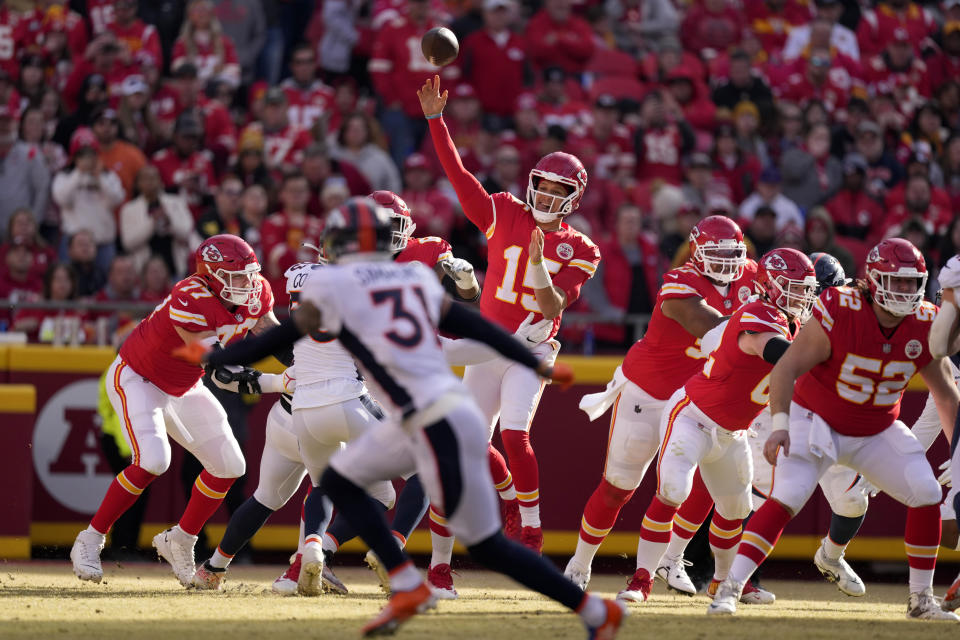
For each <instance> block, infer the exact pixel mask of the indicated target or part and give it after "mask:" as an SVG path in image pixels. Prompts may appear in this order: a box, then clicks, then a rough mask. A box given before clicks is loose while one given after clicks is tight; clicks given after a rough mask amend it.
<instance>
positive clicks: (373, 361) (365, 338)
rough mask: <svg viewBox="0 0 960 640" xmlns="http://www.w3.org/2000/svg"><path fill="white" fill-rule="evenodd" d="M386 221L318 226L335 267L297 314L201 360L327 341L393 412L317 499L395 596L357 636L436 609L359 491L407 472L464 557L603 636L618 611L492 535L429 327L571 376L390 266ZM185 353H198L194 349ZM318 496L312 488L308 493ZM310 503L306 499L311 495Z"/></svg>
mask: <svg viewBox="0 0 960 640" xmlns="http://www.w3.org/2000/svg"><path fill="white" fill-rule="evenodd" d="M390 232H391V224H390V217H389V213H388V212H387V211H386V210H385V209H383V208H381V207H379V206H377V205H376V203H375V202H373V201H372V200H369V199H364V198H355V199H352V200H350V201H348V203H347V204H346V205H344V206H343V207H341V209H338V210H337V211H335V212H334V213H333V214H331V215H330V216H329V217H328V219H327V228H326V231H325V233H324V253H325V255H326V256H327V257H328V258H329V259H330V260H331V262H333V263H334V264H333V265H331V266H330V267H327V268H324V269H320V270H317V271H316V272H314V273H313V274H311V278H310V279H309V280H308V282H307V283H306V287H305V289H304V290H303V291H302V292H301V296H300V307H299V308H298V309H296V310H295V311H294V313H293V316H292V318H291V319H289V320H286V321H284V322H283V323H282V324H281V326H280V327H279V328H278V329H277V330H276V331H273V332H269V333H267V334H264V335H263V336H262V337H260V338H257V339H254V340H250V341H244V343H241V344H239V345H237V348H234V349H231V350H229V351H226V350H224V351H221V352H218V353H209V352H208V353H207V354H206V356H205V358H206V359H207V360H208V361H209V362H210V363H212V364H216V365H224V364H241V363H243V362H252V361H255V360H256V359H257V358H259V357H260V356H261V355H262V354H264V353H269V352H271V351H273V350H274V349H276V348H279V347H281V346H283V345H286V344H289V343H291V342H293V341H296V340H297V339H299V337H300V336H301V335H304V334H307V333H309V332H311V331H316V330H319V329H321V328H322V329H323V330H326V331H329V332H330V334H331V335H333V336H336V337H337V338H338V339H339V340H340V342H341V344H343V346H344V347H346V348H347V350H348V351H350V352H351V353H352V354H353V355H354V357H355V358H356V359H357V360H358V361H359V362H360V363H361V365H362V366H363V368H364V369H365V370H366V371H367V372H369V373H370V375H371V376H372V377H373V379H375V380H376V381H377V383H378V384H379V385H380V387H381V388H382V389H383V390H384V392H385V393H386V394H387V395H388V396H389V399H390V403H391V404H392V405H393V411H392V412H391V415H390V416H389V418H388V419H387V420H386V421H385V422H383V423H381V424H380V425H378V426H377V427H376V428H374V429H373V430H371V431H369V432H368V433H366V434H365V435H364V436H361V437H360V438H358V439H357V440H355V441H353V442H352V443H350V444H348V445H347V447H346V448H345V449H344V450H343V451H341V452H340V453H338V454H336V455H335V456H334V457H333V458H332V459H331V462H330V467H329V468H328V469H327V471H326V472H324V474H323V478H322V481H321V486H320V491H322V492H323V493H324V494H325V495H326V496H327V497H329V498H330V499H331V500H332V501H333V503H334V504H335V506H336V507H337V509H338V510H339V511H340V512H342V513H343V514H344V516H345V517H346V518H347V519H348V520H349V521H350V522H351V523H352V524H353V526H354V527H356V529H357V531H358V533H359V535H360V537H361V538H363V540H364V541H365V542H366V543H367V544H368V545H369V546H370V548H371V549H373V551H374V552H375V553H376V554H377V556H378V558H379V559H380V561H381V562H382V563H383V565H384V566H385V567H386V568H387V569H388V571H389V573H390V581H391V589H392V596H391V598H390V601H389V602H388V604H387V606H386V607H385V608H384V609H383V611H382V612H381V613H380V615H378V616H377V617H376V618H375V619H374V620H372V621H371V622H370V623H368V624H367V625H366V626H365V627H364V630H363V632H364V634H366V635H378V634H384V633H392V632H393V631H394V630H395V629H396V628H397V627H398V626H399V625H400V624H401V623H402V622H403V621H405V620H407V619H409V618H410V617H412V616H413V615H415V614H416V613H418V612H422V611H424V610H426V609H428V608H431V607H433V606H435V599H434V596H433V595H432V594H431V592H430V590H429V589H428V588H427V586H426V585H425V584H424V583H423V581H422V579H421V577H420V574H419V573H418V572H417V571H416V569H415V568H414V567H413V564H412V563H411V562H410V560H409V558H408V557H407V556H406V554H405V553H404V552H403V550H402V549H401V548H400V547H399V545H397V544H396V542H395V540H394V537H393V535H392V534H391V533H390V530H389V529H388V528H387V526H386V522H385V520H384V518H383V514H382V512H381V510H380V509H379V508H378V507H377V506H376V505H375V504H374V503H373V501H372V499H371V498H370V497H369V496H368V495H367V494H366V493H364V490H363V487H367V486H370V485H371V484H372V483H374V482H376V481H379V480H383V479H389V478H393V477H396V476H398V475H402V474H403V473H408V472H410V471H411V470H413V469H414V468H415V469H416V470H417V471H418V474H419V476H420V478H421V482H422V483H423V485H424V487H425V489H426V491H427V494H428V496H429V497H430V500H431V503H433V504H436V505H439V506H441V508H442V509H443V510H444V513H445V514H446V516H447V521H448V524H449V527H450V530H451V531H452V532H453V533H454V534H455V535H456V536H457V537H458V538H460V539H461V540H462V541H463V542H464V544H465V545H466V546H467V548H468V550H469V551H470V553H471V556H472V557H473V558H474V560H476V561H478V562H480V563H481V564H484V565H485V566H487V567H488V568H490V569H493V570H496V571H499V572H502V573H505V574H506V575H509V576H511V577H512V578H514V579H516V580H517V581H519V582H521V583H522V584H525V585H527V586H529V587H531V588H533V589H535V590H537V591H539V592H541V593H543V594H545V595H548V596H549V597H552V598H553V599H555V600H557V601H558V602H561V603H562V604H564V605H566V606H567V607H568V608H570V609H573V610H575V611H577V612H578V613H579V614H580V616H581V617H582V619H583V620H584V624H585V625H586V626H587V629H588V632H589V637H590V638H613V637H614V636H615V635H616V632H617V629H618V628H619V627H620V624H621V622H622V620H623V618H624V615H625V610H624V609H623V608H622V605H618V604H616V603H614V602H612V601H605V600H602V599H600V598H598V597H597V596H593V595H589V594H584V593H583V592H582V591H580V589H578V588H577V587H576V586H575V585H573V584H571V583H570V582H569V581H567V580H566V579H565V578H564V577H563V576H562V575H561V574H560V573H559V572H558V571H557V570H556V569H554V568H553V566H552V565H551V564H550V563H549V562H548V561H545V560H542V559H541V558H539V557H538V556H537V555H536V554H535V553H533V552H531V551H530V550H529V549H525V548H524V547H523V546H521V545H519V544H517V543H514V542H512V541H510V540H507V539H506V538H505V537H504V536H503V534H502V532H501V531H500V521H499V517H498V511H499V510H498V508H497V497H496V494H495V492H494V490H493V489H492V487H491V486H490V484H491V479H490V473H489V470H488V465H487V464H486V456H487V437H486V436H487V429H486V428H485V425H484V420H483V417H482V415H481V414H480V412H479V410H478V409H477V407H476V405H475V404H474V403H473V401H472V399H471V398H470V395H469V393H468V392H467V390H466V388H465V387H464V385H463V384H462V383H461V382H460V380H458V379H457V378H456V376H454V375H453V374H452V372H451V371H450V368H449V365H448V364H447V361H446V359H445V358H444V356H443V353H442V350H441V346H440V341H439V340H438V339H437V337H436V335H435V332H436V330H437V329H442V330H447V331H452V332H455V333H457V334H459V335H462V336H464V337H468V338H474V339H477V340H480V341H483V342H486V343H487V344H489V345H490V346H492V347H494V348H496V349H497V350H498V351H499V352H500V353H502V354H503V355H505V356H507V357H510V358H512V359H515V360H516V361H518V362H521V363H523V364H524V365H525V366H527V367H529V368H531V369H534V370H535V371H537V373H538V375H541V376H543V377H544V378H546V379H555V380H557V381H558V382H561V383H566V384H569V383H570V382H572V379H573V376H572V372H571V371H570V370H569V369H568V368H566V367H562V366H561V365H552V364H551V363H549V362H548V361H546V360H538V359H537V358H536V357H535V356H534V355H533V354H532V353H531V352H530V351H528V350H527V349H526V348H525V347H524V346H523V345H521V344H520V343H519V342H518V341H516V340H515V339H514V338H512V337H511V336H510V335H509V334H507V333H506V332H504V331H503V330H502V329H499V328H497V327H496V326H495V325H493V324H491V323H489V322H488V321H486V320H484V319H483V318H482V317H481V316H479V315H478V314H476V313H474V312H472V311H471V310H469V309H467V308H465V307H464V306H463V305H455V304H452V303H451V301H450V300H449V298H447V297H446V295H445V294H444V292H443V289H442V287H441V286H440V285H439V283H438V282H437V279H436V277H435V276H434V275H433V274H432V273H431V272H430V271H429V270H428V269H426V268H424V266H423V265H420V264H409V265H404V264H396V263H393V262H392V260H391V258H392V255H391V252H390ZM191 347H192V348H191V349H184V350H181V351H183V352H189V351H193V352H194V356H196V352H197V351H198V350H202V351H205V348H204V347H203V346H202V345H199V344H198V343H195V344H193V345H191ZM317 493H319V492H317V491H315V492H314V494H317ZM314 494H311V498H312V497H313V495H314Z"/></svg>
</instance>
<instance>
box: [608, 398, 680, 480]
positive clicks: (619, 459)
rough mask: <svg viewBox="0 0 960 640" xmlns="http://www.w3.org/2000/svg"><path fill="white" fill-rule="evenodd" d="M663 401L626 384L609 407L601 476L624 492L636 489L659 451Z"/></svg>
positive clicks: (664, 403) (665, 402)
mask: <svg viewBox="0 0 960 640" xmlns="http://www.w3.org/2000/svg"><path fill="white" fill-rule="evenodd" d="M666 404H667V401H666V400H658V399H656V398H654V397H652V396H651V395H649V394H648V393H647V392H646V391H644V390H643V389H641V388H640V387H638V386H637V385H635V384H634V383H632V382H629V381H628V382H627V383H626V384H625V385H624V386H623V389H622V390H621V391H620V395H619V396H618V397H617V400H616V402H615V403H614V405H613V414H612V416H611V418H610V435H609V437H608V440H607V455H606V462H605V463H604V467H603V477H604V478H605V479H606V481H607V482H609V483H610V484H612V485H613V486H615V487H617V488H618V489H623V490H625V491H632V490H634V489H636V488H637V487H639V486H640V481H641V480H643V476H644V474H645V473H646V472H647V468H648V467H649V466H650V462H651V461H652V460H653V458H654V456H656V455H657V450H658V449H659V448H660V418H661V415H662V414H663V408H664V406H665V405H666Z"/></svg>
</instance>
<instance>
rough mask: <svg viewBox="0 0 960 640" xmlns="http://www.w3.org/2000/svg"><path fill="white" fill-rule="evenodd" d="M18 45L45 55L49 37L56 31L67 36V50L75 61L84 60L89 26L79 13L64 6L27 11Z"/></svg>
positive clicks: (21, 21) (20, 23)
mask: <svg viewBox="0 0 960 640" xmlns="http://www.w3.org/2000/svg"><path fill="white" fill-rule="evenodd" d="M18 27H19V28H18V30H17V32H18V33H17V43H18V45H19V46H20V47H23V48H24V49H27V50H29V51H30V52H31V53H38V54H41V55H43V53H44V43H45V42H46V39H47V35H49V34H50V33H52V32H54V31H62V32H64V33H66V34H67V48H68V49H69V50H70V57H71V59H73V60H82V59H83V57H84V53H85V52H86V49H87V25H86V23H85V22H84V21H83V18H82V17H81V16H80V14H79V13H77V12H75V11H70V10H69V9H67V8H66V7H64V6H62V5H54V6H51V7H50V8H48V9H46V10H43V9H34V10H33V11H27V12H25V13H24V14H23V17H22V18H21V19H20V21H19V24H18Z"/></svg>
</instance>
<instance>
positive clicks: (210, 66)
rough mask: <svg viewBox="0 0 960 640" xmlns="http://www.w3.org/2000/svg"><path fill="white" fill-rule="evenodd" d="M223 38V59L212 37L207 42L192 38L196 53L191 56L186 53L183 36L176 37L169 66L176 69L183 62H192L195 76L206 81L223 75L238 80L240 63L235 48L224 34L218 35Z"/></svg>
mask: <svg viewBox="0 0 960 640" xmlns="http://www.w3.org/2000/svg"><path fill="white" fill-rule="evenodd" d="M220 37H221V38H222V39H223V59H222V60H221V59H220V57H219V56H218V55H217V49H216V47H215V46H214V42H213V39H212V38H211V39H210V41H209V42H207V43H204V44H200V43H199V42H197V41H196V40H194V50H195V51H196V53H195V54H194V56H193V57H192V58H191V57H190V56H188V55H187V45H186V43H185V42H184V40H183V38H177V41H176V42H174V43H173V51H172V52H171V53H170V57H171V58H173V60H172V61H171V62H170V68H171V69H176V68H177V67H179V66H180V65H181V64H183V63H184V62H192V63H193V64H195V65H196V67H197V76H198V77H199V78H200V79H201V80H203V81H204V82H206V81H207V80H209V79H210V78H216V77H218V76H223V77H225V78H231V79H234V80H236V81H237V82H238V83H239V81H240V63H239V62H238V60H237V50H236V48H235V47H234V46H233V40H231V39H230V38H229V37H227V36H225V35H221V36H220Z"/></svg>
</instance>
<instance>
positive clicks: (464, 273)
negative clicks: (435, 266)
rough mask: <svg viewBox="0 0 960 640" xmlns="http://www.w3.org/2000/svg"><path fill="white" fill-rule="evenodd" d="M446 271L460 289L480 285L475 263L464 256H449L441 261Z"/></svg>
mask: <svg viewBox="0 0 960 640" xmlns="http://www.w3.org/2000/svg"><path fill="white" fill-rule="evenodd" d="M440 266H441V267H442V268H443V271H444V273H446V274H447V275H448V276H450V277H451V278H453V281H454V282H455V283H457V288H458V289H473V288H474V287H479V286H480V284H479V283H478V282H477V276H476V274H474V273H473V265H472V264H470V263H469V262H467V261H466V260H464V259H463V258H447V259H446V260H444V261H443V262H441V263H440Z"/></svg>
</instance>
